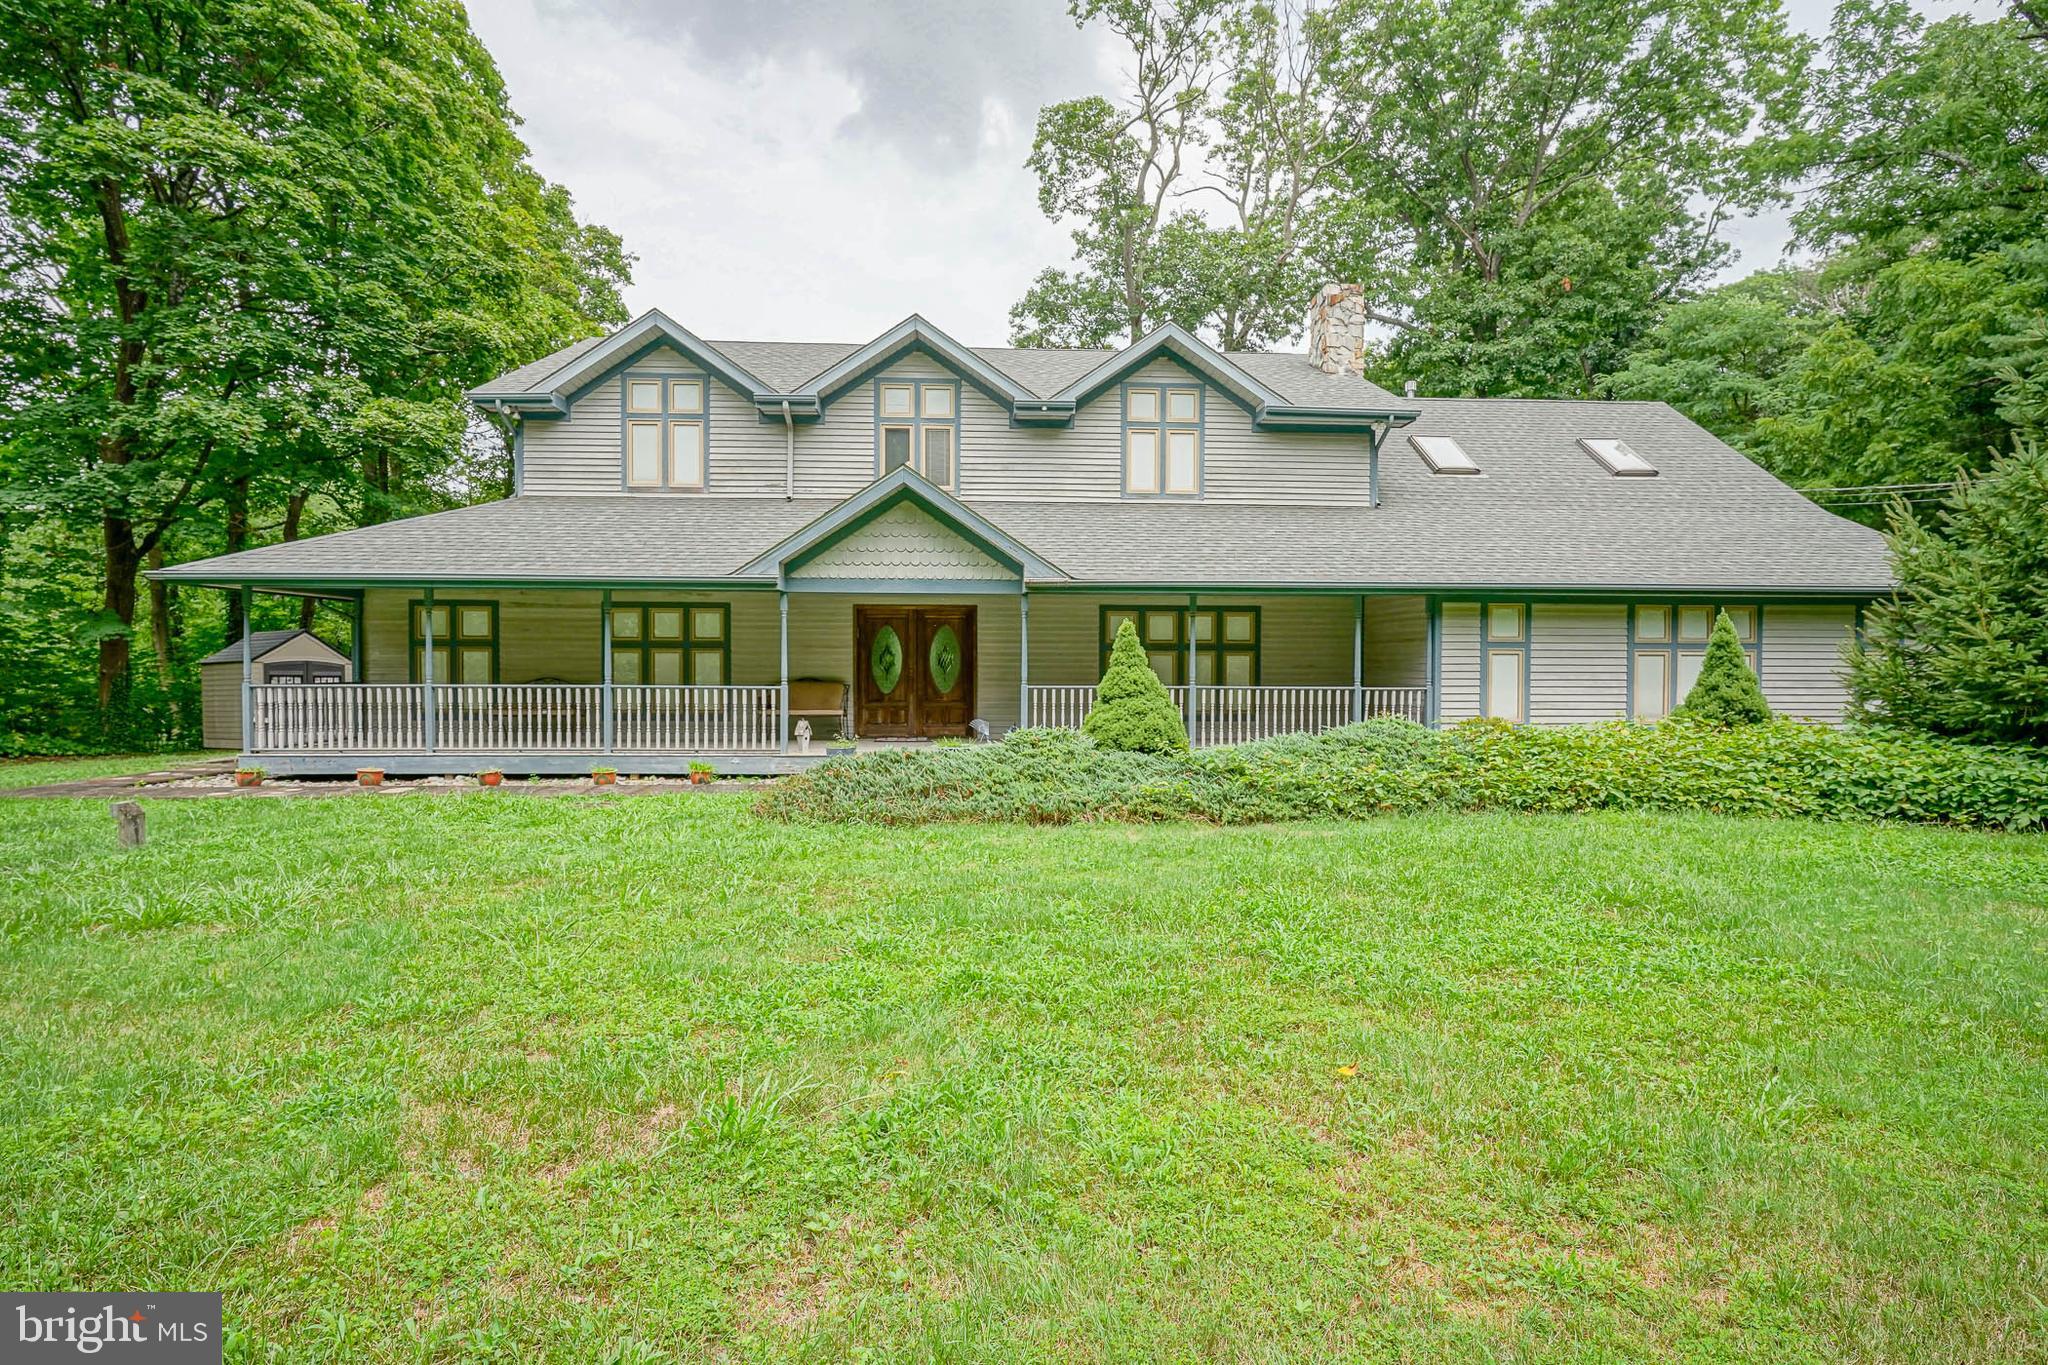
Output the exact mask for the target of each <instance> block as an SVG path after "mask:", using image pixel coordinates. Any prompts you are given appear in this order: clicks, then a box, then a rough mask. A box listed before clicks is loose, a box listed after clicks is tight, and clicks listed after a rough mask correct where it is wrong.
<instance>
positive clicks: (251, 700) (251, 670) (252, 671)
mask: <svg viewBox="0 0 2048 1365" xmlns="http://www.w3.org/2000/svg"><path fill="white" fill-rule="evenodd" d="M255 596H256V594H255V593H254V592H253V591H252V590H251V589H250V587H249V585H248V584H246V583H244V584H243V585H242V752H243V753H245V754H246V753H248V752H249V750H250V747H251V741H252V740H253V739H254V738H255V734H256V712H255V705H256V691H255V686H254V684H255V681H256V665H255V661H254V658H253V656H251V654H250V652H249V607H250V604H251V603H252V602H253V601H254V599H255Z"/></svg>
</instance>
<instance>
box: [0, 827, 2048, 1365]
mask: <svg viewBox="0 0 2048 1365" xmlns="http://www.w3.org/2000/svg"><path fill="white" fill-rule="evenodd" d="M150 817H151V828H150V842H149V844H148V846H147V847H146V848H143V849H141V850H136V851H130V852H126V853H124V852H122V851H120V850H118V849H117V848H116V847H115V846H114V839H113V833H114V831H113V827H112V822H111V821H110V820H109V819H108V818H107V815H106V813H105V811H104V810H103V809H102V808H101V806H100V804H99V803H97V802H82V801H81V802H65V801H36V802H15V803H6V804H5V805H0V850H4V852H5V856H4V857H0V1056H4V1057H5V1058H6V1059H7V1070H8V1073H9V1074H8V1084H7V1086H6V1087H5V1089H4V1090H0V1096H4V1098H0V1207H4V1208H5V1209H6V1211H7V1213H6V1216H5V1217H4V1218H0V1283H4V1284H6V1285H9V1286H10V1287H15V1288H23V1289H28V1288H59V1287H68V1286H91V1287H102V1288H116V1287H123V1286H127V1287H132V1286H137V1285H148V1286H152V1287H161V1288H209V1287H214V1288H221V1289H224V1290H225V1291H226V1292H227V1295H228V1305H229V1310H228V1311H229V1316H230V1319H231V1321H232V1322H234V1323H235V1324H238V1330H237V1334H236V1335H235V1337H234V1340H233V1343H232V1348H231V1351H230V1358H231V1359H257V1360H267V1359H271V1358H279V1359H290V1360H308V1361H314V1360H330V1359H334V1360H350V1361H355V1360H371V1361H377V1360H464V1359H476V1360H494V1359H505V1358H511V1357H519V1358H525V1359H548V1360H556V1361H594V1360H624V1361H652V1360H660V1359H667V1358H670V1357H674V1358H679V1359H688V1358H695V1357H700V1356H703V1355H708V1354H723V1355H724V1356H726V1357H727V1358H731V1359H739V1360H750V1359H764V1358H782V1357H790V1356H794V1357H799V1358H812V1359H821V1360H827V1359H830V1360H836V1359H842V1358H845V1357H846V1356H847V1355H849V1354H851V1353H853V1352H854V1350H855V1349H856V1348H870V1349H871V1350H872V1352H873V1358H876V1359H891V1360H893V1359H903V1358H944V1359H957V1360H981V1359H991V1358H997V1359H1000V1358H1019V1359H1023V1358H1032V1359H1046V1358H1067V1357H1071V1358H1075V1359H1082V1360H1089V1359H1130V1358H1143V1359H1178V1360H1191V1359H1197V1358H1211V1357H1222V1358H1232V1359H1247V1360H1280V1359H1300V1358H1305V1357H1317V1356H1330V1355H1336V1356H1352V1357H1355V1358H1360V1359H1372V1360H1391V1359H1411V1360H1418V1361H1465V1360H1484V1359H1537V1358H1541V1359H1545V1360H1586V1361H1594V1360H1597V1361H1615V1360H1638V1359H1653V1358H1654V1359H1679V1358H1682V1359H1690V1360H1754V1361H1769V1362H1783V1361H1801V1360H1872V1361H1876V1360H1887V1361H1889V1360H1925V1361H1944V1362H1945V1361H1957V1360H1982V1359H2010V1360H2021V1359H2036V1360H2038V1359H2040V1358H2042V1356H2043V1354H2044V1353H2048V1303H2044V1295H2043V1289H2042V1286H2043V1285H2044V1284H2048V1263H2044V1250H2043V1249H2044V1248H2048V1159H2044V1141H2048V1139H2044V1134H2048V951H2044V950H2048V839H2044V838H2041V837H2031V836H2030V837H2018V836H1998V835H1985V834H1971V833H1963V832H1958V831H1953V830H1942V829H1928V828H1901V827H1884V826H1875V825H1834V826H1821V825H1812V824H1805V823H1798V822H1790V821H1787V822H1767V821H1741V820H1733V819H1723V818H1713V817H1705V816H1699V817H1682V818H1681V817H1653V816H1637V815H1627V816H1624V815H1613V816H1590V817H1515V816H1469V817H1453V816H1442V817H1418V818H1409V819H1390V820H1384V821H1376V822H1366V823H1358V824H1348V825H1292V826H1288V825H1282V826H1268V827H1259V828H1250V829H1232V830H1217V829H1212V828H1204V827H1197V826H1173V825H1162V826H1156V827H1148V828H1143V829H1133V828H1100V827H1098V828H1070V829H1049V830H1048V829H1029V828H1018V827H994V828H990V827H943V828H927V829H918V828H905V829H896V830H888V831H878V830H875V829H868V828H859V827H845V826H834V827H807V826H789V825H781V824H775V823H767V822H762V821H759V820H757V819H755V818H754V817H752V816H751V815H750V814H748V813H747V808H746V798H744V797H740V798H723V797H706V796H702V795H697V796H678V797H657V798H637V799H624V800H617V799H613V800H607V799H603V798H583V797H565V798H562V799H557V800H550V801H534V800H521V799H508V798H504V797H500V796H493V795H488V794H477V795H469V796H460V797H437V798H430V797H423V796H399V797H390V798H376V799H372V800H350V801H289V802H286V801H218V802H162V803H154V804H152V805H151V806H150Z"/></svg>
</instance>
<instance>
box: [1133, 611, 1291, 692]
mask: <svg viewBox="0 0 2048 1365" xmlns="http://www.w3.org/2000/svg"><path fill="white" fill-rule="evenodd" d="M1193 612H1194V614H1193V616H1192V617H1190V615H1189V609H1188V608H1187V607H1125V606H1104V607H1101V608H1099V609H1098V616H1097V628H1096V635H1097V638H1098V641H1099V651H1098V658H1097V661H1096V676H1097V677H1098V678H1099V677H1101V676H1102V674H1103V673H1104V672H1105V671H1106V670H1107V669H1108V668H1109V651H1110V646H1111V645H1113V644H1114V643H1115V642H1116V628H1115V626H1114V625H1113V624H1112V622H1113V621H1116V620H1121V619H1122V618H1123V617H1126V616H1128V617H1131V618H1132V619H1133V620H1134V621H1135V622H1136V623H1137V627H1138V643H1139V644H1141V645H1143V646H1144V647H1145V653H1146V654H1147V655H1148V656H1149V655H1154V654H1161V653H1164V652H1165V651H1166V650H1168V649H1171V650H1172V651H1173V669H1172V672H1173V676H1172V679H1171V681H1167V684H1166V685H1167V686H1168V687H1185V686H1187V681H1188V676H1187V674H1188V629H1189V622H1190V621H1191V620H1192V621H1193V622H1195V623H1196V629H1197V630H1198V631H1199V630H1201V629H1202V626H1201V623H1202V622H1204V621H1206V622H1207V623H1208V625H1207V628H1206V630H1207V635H1208V638H1207V639H1200V638H1198V639H1196V641H1195V657H1196V660H1197V665H1196V666H1197V668H1198V669H1201V671H1202V672H1203V673H1205V674H1206V676H1204V677H1202V678H1200V680H1199V684H1200V686H1203V687H1257V686H1259V675H1260V672H1261V666H1262V660H1261V657H1260V656H1261V655H1262V654H1263V652H1264V649H1265V638H1266V627H1265V621H1264V619H1263V618H1262V616H1261V613H1260V609H1259V608H1258V607H1255V606H1220V607H1218V606H1210V607H1203V606H1198V607H1195V608H1194V609H1193ZM1229 617H1238V618H1240V619H1241V621H1242V622H1243V626H1242V628H1243V629H1247V630H1248V631H1249V636H1248V637H1243V636H1240V637H1236V638H1227V637H1228V636H1229V631H1230V623H1229V621H1228V620H1227V618H1229ZM1169 619H1170V620H1171V625H1172V631H1173V638H1172V640H1171V641H1168V640H1167V639H1166V638H1165V625H1166V623H1167V621H1168V620H1169ZM1155 629H1156V630H1158V631H1159V634H1158V635H1156V636H1155V635H1153V634H1152V632H1153V631H1154V630H1155ZM1232 658H1242V659H1245V660H1247V661H1248V668H1247V672H1248V681H1243V682H1229V681H1224V679H1227V678H1228V677H1229V673H1230V662H1229V661H1230V660H1231V659H1232ZM1203 664H1206V665H1207V667H1206V668H1202V665H1203ZM1153 671H1154V672H1157V671H1158V670H1157V668H1156V666H1155V668H1154V670H1153ZM1162 681H1166V680H1164V679H1162Z"/></svg>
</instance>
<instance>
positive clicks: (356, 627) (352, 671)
mask: <svg viewBox="0 0 2048 1365" xmlns="http://www.w3.org/2000/svg"><path fill="white" fill-rule="evenodd" d="M368 597H369V594H368V593H366V592H364V591H363V590H362V589H361V588H358V589H356V610H355V619H354V620H353V621H352V622H351V623H350V625H349V628H348V680H349V681H350V682H361V681H362V680H363V614H364V612H365V611H366V610H367V607H366V606H365V603H366V601H367V599H368Z"/></svg>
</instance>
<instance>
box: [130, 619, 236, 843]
mask: <svg viewBox="0 0 2048 1365" xmlns="http://www.w3.org/2000/svg"><path fill="white" fill-rule="evenodd" d="M245 619H246V618H245ZM113 811H114V819H115V820H117V821H118V822H120V826H121V847H123V848H141V847H142V842H143V840H145V839H147V838H148V837H149V829H148V823H149V822H148V820H147V819H146V818H145V817H144V815H143V814H142V807H141V806H140V805H138V804H136V803H135V802H133V801H116V802H114V805H113Z"/></svg>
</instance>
